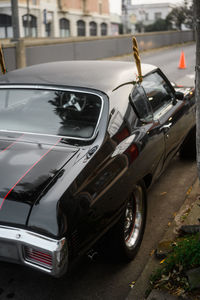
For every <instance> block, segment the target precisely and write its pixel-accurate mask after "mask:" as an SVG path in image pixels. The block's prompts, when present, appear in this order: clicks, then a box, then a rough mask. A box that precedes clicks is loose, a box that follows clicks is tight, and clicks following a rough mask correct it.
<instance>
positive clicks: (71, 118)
mask: <svg viewBox="0 0 200 300" xmlns="http://www.w3.org/2000/svg"><path fill="white" fill-rule="evenodd" d="M102 101H103V100H102V98H101V97H100V96H98V95H96V94H92V93H82V92H76V91H60V90H56V91H54V90H42V89H41V90H37V89H0V130H1V131H20V132H28V133H38V134H50V135H61V136H68V137H73V138H84V139H85V138H86V139H87V138H91V137H92V136H93V134H94V133H95V129H96V127H97V125H98V122H99V119H100V115H101V111H102V106H103V102H102Z"/></svg>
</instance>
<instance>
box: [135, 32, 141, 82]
mask: <svg viewBox="0 0 200 300" xmlns="http://www.w3.org/2000/svg"><path fill="white" fill-rule="evenodd" d="M133 56H134V58H135V63H136V66H137V70H138V79H139V82H142V70H141V61H140V55H139V50H138V44H137V40H136V38H135V37H133Z"/></svg>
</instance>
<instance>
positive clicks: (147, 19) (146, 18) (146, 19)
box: [145, 12, 149, 21]
mask: <svg viewBox="0 0 200 300" xmlns="http://www.w3.org/2000/svg"><path fill="white" fill-rule="evenodd" d="M145 21H149V14H148V13H146V12H145Z"/></svg>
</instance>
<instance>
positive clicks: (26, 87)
mask: <svg viewBox="0 0 200 300" xmlns="http://www.w3.org/2000/svg"><path fill="white" fill-rule="evenodd" d="M10 88H12V89H32V90H33V89H37V90H49V91H70V92H75V93H85V94H89V95H91V94H92V95H95V96H98V97H99V98H100V99H101V109H100V113H99V118H98V120H97V124H96V127H95V129H94V132H93V135H92V136H91V137H90V138H78V137H77V138H76V137H72V136H62V135H54V134H52V135H51V134H49V135H48V134H45V133H34V132H26V131H25V132H24V131H14V130H13V131H12V130H10V131H9V130H1V131H2V132H20V133H26V134H35V135H45V136H54V137H62V138H63V139H70V140H79V141H91V140H93V139H94V138H95V137H96V136H97V133H98V127H99V123H100V120H101V116H102V112H103V108H104V99H103V97H102V96H101V95H100V94H99V93H98V92H93V91H90V92H88V91H85V90H84V89H81V88H80V89H79V88H78V87H77V89H75V88H72V89H71V88H63V87H56V86H55V87H53V86H46V85H31V84H30V85H20V84H18V85H13V84H11V85H8V84H5V85H3V84H2V85H0V89H10Z"/></svg>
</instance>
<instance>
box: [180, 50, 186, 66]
mask: <svg viewBox="0 0 200 300" xmlns="http://www.w3.org/2000/svg"><path fill="white" fill-rule="evenodd" d="M185 68H186V65H185V55H184V52H183V50H182V51H181V56H180V61H179V69H185Z"/></svg>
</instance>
